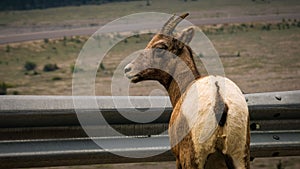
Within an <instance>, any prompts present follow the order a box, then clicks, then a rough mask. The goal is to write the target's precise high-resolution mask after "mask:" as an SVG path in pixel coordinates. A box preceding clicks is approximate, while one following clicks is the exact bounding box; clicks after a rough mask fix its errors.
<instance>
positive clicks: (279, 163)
mask: <svg viewBox="0 0 300 169" xmlns="http://www.w3.org/2000/svg"><path fill="white" fill-rule="evenodd" d="M152 168H158V169H174V168H175V161H170V162H156V163H130V164H105V165H83V166H65V167H49V169H152ZM299 168H300V157H282V158H256V159H254V161H252V162H251V169H299ZM36 169H45V168H36Z"/></svg>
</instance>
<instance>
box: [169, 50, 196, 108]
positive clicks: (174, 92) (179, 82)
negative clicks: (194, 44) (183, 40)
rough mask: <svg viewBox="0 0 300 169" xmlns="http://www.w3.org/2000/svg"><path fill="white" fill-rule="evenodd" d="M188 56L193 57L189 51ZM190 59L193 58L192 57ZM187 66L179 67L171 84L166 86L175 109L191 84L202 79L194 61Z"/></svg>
mask: <svg viewBox="0 0 300 169" xmlns="http://www.w3.org/2000/svg"><path fill="white" fill-rule="evenodd" d="M186 54H189V55H192V52H191V51H190V50H188V51H187V52H186ZM190 57H191V58H192V56H190ZM187 65H188V66H182V67H180V66H178V67H177V68H176V70H175V72H174V74H173V78H171V80H170V82H169V83H168V84H167V85H166V86H165V88H166V89H167V91H168V94H169V97H170V100H171V104H172V106H173V107H175V105H176V104H177V102H178V100H179V99H180V97H181V95H182V94H183V93H184V92H185V91H186V89H187V87H188V86H189V84H191V83H192V82H193V81H194V80H195V79H198V78H199V77H200V73H199V72H198V70H197V67H196V64H195V62H194V60H192V61H190V62H189V63H187Z"/></svg>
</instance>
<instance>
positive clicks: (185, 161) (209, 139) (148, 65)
mask: <svg viewBox="0 0 300 169" xmlns="http://www.w3.org/2000/svg"><path fill="white" fill-rule="evenodd" d="M187 15H188V14H184V15H182V16H180V17H177V16H175V15H174V16H173V17H171V18H170V19H169V20H168V21H167V22H166V23H165V25H164V26H163V28H162V29H161V31H160V32H159V33H158V34H156V35H155V36H154V37H153V39H152V40H151V41H150V42H149V43H148V45H147V47H146V49H145V50H144V52H143V53H142V54H140V55H139V56H138V57H137V58H136V59H135V60H133V61H132V62H131V63H129V64H128V65H127V66H126V67H125V75H126V76H127V77H128V78H129V79H130V80H131V82H133V83H137V82H140V81H143V80H157V81H158V82H160V83H161V84H162V85H163V86H164V87H165V88H166V90H167V91H168V94H169V96H170V100H171V103H172V106H173V112H172V115H171V119H170V123H169V135H170V142H171V146H172V151H173V153H174V155H175V156H176V166H177V168H178V169H182V168H184V169H203V168H205V169H207V168H211V169H220V168H230V169H245V168H250V166H249V161H250V152H249V144H250V131H249V113H248V107H247V103H246V101H245V98H244V95H243V94H242V92H241V91H240V89H239V88H238V87H237V85H236V84H235V83H233V82H232V81H231V80H229V79H227V78H225V77H221V76H213V75H210V76H206V77H201V76H200V74H199V72H198V70H197V68H196V65H195V62H194V59H193V53H192V50H191V48H190V47H189V46H188V45H187V44H188V43H189V42H190V41H191V40H192V37H193V35H194V31H195V30H194V29H193V28H188V29H185V30H183V31H182V32H181V34H180V35H179V36H177V37H176V38H175V37H173V36H172V35H173V31H174V29H175V27H176V26H177V24H178V23H179V22H180V21H181V20H182V19H184V18H185V17H186V16H187Z"/></svg>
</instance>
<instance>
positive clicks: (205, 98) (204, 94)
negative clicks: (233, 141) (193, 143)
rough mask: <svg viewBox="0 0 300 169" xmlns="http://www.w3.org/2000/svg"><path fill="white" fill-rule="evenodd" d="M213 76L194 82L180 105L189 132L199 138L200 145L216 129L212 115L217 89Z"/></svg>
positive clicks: (216, 125)
mask: <svg viewBox="0 0 300 169" xmlns="http://www.w3.org/2000/svg"><path fill="white" fill-rule="evenodd" d="M216 80H217V78H216V77H214V76H208V77H205V78H202V79H199V80H198V81H196V82H195V83H194V84H192V86H191V87H190V88H189V89H188V91H187V93H186V95H185V98H184V99H183V103H182V107H181V110H182V113H183V114H184V116H185V118H186V119H187V121H188V124H189V127H190V130H191V129H192V128H193V132H196V135H197V136H198V138H199V142H200V143H204V142H205V141H206V140H208V139H209V138H210V137H211V136H212V135H213V133H214V132H215V130H216V129H217V127H218V123H217V121H216V117H215V113H214V105H215V101H216V99H215V97H216V92H217V88H216V86H215V81H216Z"/></svg>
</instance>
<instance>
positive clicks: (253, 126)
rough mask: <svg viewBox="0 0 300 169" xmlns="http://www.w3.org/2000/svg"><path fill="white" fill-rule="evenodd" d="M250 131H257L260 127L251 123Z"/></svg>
mask: <svg viewBox="0 0 300 169" xmlns="http://www.w3.org/2000/svg"><path fill="white" fill-rule="evenodd" d="M250 129H251V130H259V129H260V125H259V124H258V123H252V124H250Z"/></svg>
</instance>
